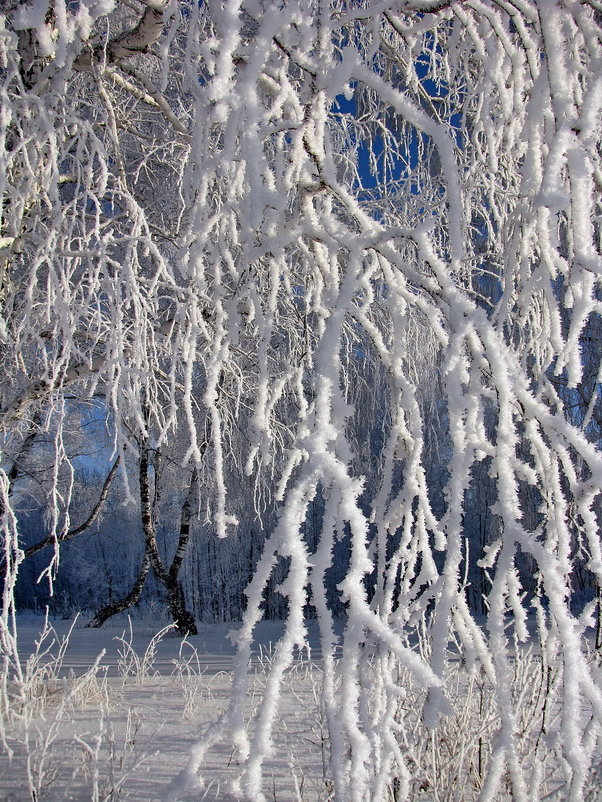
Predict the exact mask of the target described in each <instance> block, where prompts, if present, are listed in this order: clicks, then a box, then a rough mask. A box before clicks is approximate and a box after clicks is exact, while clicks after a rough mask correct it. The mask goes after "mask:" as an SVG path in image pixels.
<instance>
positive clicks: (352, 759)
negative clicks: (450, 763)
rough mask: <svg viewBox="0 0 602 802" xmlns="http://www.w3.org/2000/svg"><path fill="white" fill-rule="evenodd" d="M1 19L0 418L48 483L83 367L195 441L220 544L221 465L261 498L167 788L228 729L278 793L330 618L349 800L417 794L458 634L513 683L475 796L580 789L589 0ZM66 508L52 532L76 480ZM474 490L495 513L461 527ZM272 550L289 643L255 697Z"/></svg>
mask: <svg viewBox="0 0 602 802" xmlns="http://www.w3.org/2000/svg"><path fill="white" fill-rule="evenodd" d="M3 23H4V27H3V28H2V29H1V31H0V34H1V36H2V40H1V46H2V57H3V62H2V63H3V67H2V70H3V71H2V92H3V98H4V99H5V101H4V105H3V109H4V112H3V117H2V126H3V127H2V130H1V136H2V142H3V149H2V152H1V154H0V158H1V159H2V161H1V163H0V167H1V169H0V176H2V178H1V179H0V180H2V181H3V184H2V196H3V218H2V228H1V236H2V247H3V254H4V255H3V259H4V261H3V276H2V304H3V319H4V323H3V329H2V333H3V337H4V344H3V345H4V347H3V354H2V370H3V375H4V379H3V381H2V387H3V391H4V393H5V396H4V399H3V403H2V413H1V414H2V426H3V430H4V431H5V432H6V438H7V440H10V439H14V440H16V441H23V442H24V441H26V440H27V437H28V436H29V432H30V430H31V426H30V423H29V421H31V420H32V419H33V416H34V415H35V414H36V413H37V414H40V410H43V412H44V420H45V421H46V424H45V425H46V428H48V430H49V431H50V429H51V430H52V432H53V437H54V439H55V442H56V443H57V447H56V449H55V465H56V466H57V467H56V468H55V469H54V470H55V475H58V471H59V468H60V466H61V465H63V464H64V463H65V462H66V460H67V457H66V452H65V449H64V448H62V446H61V443H62V439H61V438H62V432H63V431H64V426H65V422H66V418H67V416H68V410H67V408H66V406H65V402H64V396H65V392H66V391H67V390H68V392H69V393H70V394H77V395H78V397H81V398H88V397H90V396H92V395H94V394H95V393H99V394H101V395H102V396H103V398H104V399H105V400H106V408H107V416H108V419H109V416H110V420H111V421H113V424H112V432H111V435H112V438H113V441H114V452H115V455H116V454H118V453H120V454H121V453H129V454H130V455H132V456H136V457H137V458H140V457H142V458H144V449H145V448H148V447H152V448H153V449H160V448H162V447H163V445H164V443H167V442H169V440H170V438H172V437H176V436H177V437H178V438H181V440H180V442H184V443H185V444H186V445H185V453H184V455H183V462H184V463H185V464H186V465H191V466H195V467H196V468H197V470H198V472H199V480H200V482H201V488H202V490H201V492H202V493H206V498H207V499H208V502H207V506H208V513H209V515H208V517H209V519H210V520H211V525H212V527H213V528H214V531H215V533H216V535H217V536H218V537H219V538H223V537H226V536H228V535H229V534H230V535H231V534H232V533H233V531H235V529H236V527H237V524H238V525H239V524H240V521H239V520H238V519H237V517H236V516H235V515H234V514H233V510H235V508H236V494H237V492H238V488H239V487H240V482H239V481H237V480H236V479H235V477H237V476H240V475H241V474H246V475H247V476H248V477H249V479H250V482H251V483H252V486H253V488H254V498H255V504H256V513H257V515H260V514H261V513H262V511H264V510H269V509H274V507H275V508H276V509H277V522H276V523H275V525H274V526H273V527H270V530H269V533H268V534H267V536H266V539H265V543H264V545H263V548H262V552H261V556H259V558H258V560H257V563H256V566H255V568H254V571H253V576H252V578H251V581H250V583H249V586H248V589H247V591H246V596H247V604H246V610H245V613H244V619H243V624H242V627H241V629H240V631H239V633H238V659H237V668H236V673H235V678H234V684H233V690H232V703H231V705H230V707H229V708H228V710H227V711H226V713H225V714H224V716H223V717H222V718H221V719H220V721H219V722H217V723H216V725H215V727H214V728H213V729H212V730H211V732H210V733H209V736H208V737H207V738H205V739H204V742H203V746H202V747H200V746H199V747H198V748H196V749H195V750H194V756H193V757H192V758H191V761H190V765H189V766H188V768H187V770H186V771H185V772H184V773H183V774H182V776H181V777H180V778H178V780H177V781H176V782H175V783H174V785H173V787H172V791H173V795H174V797H177V795H178V794H179V793H180V790H181V788H182V786H183V785H190V784H195V783H196V782H197V781H198V777H197V772H198V770H199V766H200V764H201V763H202V760H203V756H204V753H205V752H206V750H207V749H209V748H211V746H212V745H213V744H214V743H215V742H216V741H217V740H219V739H221V738H229V739H231V740H232V741H233V742H234V743H235V744H236V745H237V747H238V749H239V756H240V760H241V772H240V778H239V782H238V788H237V790H238V791H239V792H240V793H241V794H242V795H243V796H245V797H246V798H249V799H261V798H263V797H262V786H263V778H262V763H263V760H264V757H265V755H266V753H267V751H268V749H269V744H270V729H271V726H272V722H273V720H274V716H275V715H276V711H277V707H278V697H279V688H280V681H281V678H282V674H283V672H284V671H285V670H286V668H287V667H288V666H289V665H290V664H291V661H292V659H293V655H294V652H295V649H297V648H301V647H302V646H303V645H304V642H305V639H306V632H305V627H304V616H305V615H306V614H307V612H308V609H310V608H311V609H313V614H315V615H316V616H317V618H318V622H319V630H320V637H321V643H322V650H323V659H324V675H323V676H324V684H323V688H322V698H323V704H324V709H325V712H326V718H327V721H328V725H329V728H330V734H331V742H330V771H331V775H332V781H333V787H334V789H335V791H334V793H335V798H337V799H340V800H366V799H373V800H375V801H376V800H382V799H384V798H386V794H387V793H391V794H393V793H394V794H395V795H396V798H407V797H408V795H409V794H410V789H411V748H410V746H411V732H410V730H409V727H410V722H409V721H408V719H407V717H405V714H404V709H403V704H402V703H401V702H400V697H401V695H402V693H403V689H400V688H399V683H400V682H401V679H400V678H403V684H404V687H405V688H406V690H407V689H408V688H410V689H411V690H412V691H413V692H416V694H417V697H416V698H417V699H419V700H420V701H419V703H418V705H419V709H420V715H421V716H422V718H423V720H424V721H425V722H427V723H428V724H429V725H430V726H432V727H433V728H437V727H439V726H440V725H441V717H442V716H443V715H444V714H445V713H446V710H447V706H446V701H445V692H444V688H445V681H446V676H447V670H448V666H449V656H450V644H455V646H454V648H455V649H457V650H459V651H460V652H461V655H462V659H463V660H464V661H465V663H466V665H467V666H468V667H469V669H470V670H474V671H479V672H482V675H483V677H484V678H485V679H484V682H486V683H487V687H488V688H489V690H490V693H491V694H492V695H493V697H494V699H495V704H496V706H497V711H498V732H497V735H496V737H495V739H494V740H493V741H492V742H491V743H489V744H488V746H487V750H486V754H484V755H482V756H481V763H482V771H481V776H482V794H481V798H482V799H493V798H494V797H495V796H496V794H499V793H507V794H509V795H510V796H512V798H515V799H527V798H537V796H538V795H540V793H543V791H544V789H545V788H546V786H545V783H546V782H547V780H546V776H547V775H546V771H547V768H548V767H549V765H550V763H551V762H556V763H558V761H560V762H561V764H562V766H563V767H564V783H565V790H566V794H567V796H568V797H569V798H572V799H578V798H580V796H581V795H582V793H583V789H584V787H585V783H586V780H587V776H588V772H589V771H590V768H591V763H592V760H593V756H594V755H595V754H596V748H597V743H598V738H599V732H600V724H601V723H602V695H601V693H600V688H599V684H598V683H597V680H596V675H595V672H594V671H593V670H592V665H593V663H592V661H591V656H590V654H589V651H588V640H587V637H586V634H587V628H588V626H589V625H590V624H591V623H592V617H593V614H594V611H595V605H596V598H595V595H594V594H593V591H594V589H595V588H596V587H600V579H601V574H602V553H601V550H600V540H599V525H600V488H601V486H602V461H601V459H600V454H599V431H598V429H597V428H596V427H595V425H594V424H595V421H596V415H597V412H596V410H597V409H598V406H597V404H598V401H597V398H598V393H599V389H600V388H599V385H600V381H599V378H600V372H599V352H596V350H595V348H591V349H589V348H584V343H586V342H588V339H587V338H589V337H590V336H593V335H592V334H591V333H592V332H593V331H595V330H597V326H598V322H599V313H600V275H601V273H602V262H601V259H600V230H599V221H600V185H601V183H602V181H601V178H600V176H601V175H602V173H601V171H600V152H599V142H600V97H601V93H600V81H601V74H600V68H599V64H600V48H601V42H600V37H601V26H600V17H599V9H598V6H597V3H595V2H593V0H592V2H576V0H545V2H544V0H520V2H518V0H466V2H454V1H453V0H443V2H442V0H403V1H402V0H391V1H390V2H387V1H386V0H385V2H382V3H373V2H362V0H358V2H354V3H348V2H343V1H342V0H341V2H338V0H330V2H327V1H326V0H315V2H310V3H307V2H303V3H301V2H295V0H287V1H286V2H283V3H273V4H272V3H268V2H265V3H264V2H262V1H261V0H226V2H219V3H218V2H211V1H210V2H206V3H203V4H202V5H200V6H199V4H197V3H194V2H191V3H179V4H176V3H170V4H167V5H164V4H162V3H161V4H159V3H155V2H146V3H133V4H131V5H130V4H129V3H128V4H127V5H126V4H123V5H120V6H118V7H117V8H115V7H114V5H113V3H110V2H94V1H93V0H89V2H88V1H87V0H86V2H84V1H83V0H82V2H80V3H68V4H66V3H64V2H61V1H60V0H56V1H55V2H53V3H50V2H36V3H26V4H23V5H20V6H19V7H9V8H8V11H7V12H5V13H4V15H3ZM425 382H426V383H428V384H429V385H430V387H429V388H425V386H424V385H425ZM199 388H200V389H199ZM367 388H370V389H371V390H372V392H367ZM435 388H436V389H435ZM199 410H200V411H201V412H202V413H203V414H202V415H201V416H200V417H199V414H198V411H199ZM433 410H436V417H435V418H432V417H431V411H433ZM576 410H577V411H576ZM199 419H201V420H203V421H204V420H207V421H208V423H209V427H210V428H209V431H210V437H209V438H208V441H205V440H204V432H205V431H206V428H205V426H204V425H203V427H202V428H201V427H200V426H199ZM126 421H127V426H126V425H125V422H126ZM435 423H436V428H437V431H436V433H435V435H433V431H432V430H433V426H434V424H435ZM132 431H135V432H136V433H137V435H140V438H133V437H132V436H131V434H130V432H132ZM435 439H437V440H438V441H439V443H438V445H439V448H438V449H435V447H434V440H435ZM151 440H152V442H151ZM140 443H142V444H143V446H142V447H141V446H140ZM13 450H18V446H15V447H14V449H13ZM435 454H436V460H435V459H434V457H433V455H435ZM485 472H486V474H487V478H486V481H485V476H484V473H485ZM123 476H124V477H125V478H126V481H127V471H125V472H124V473H123ZM5 478H6V479H7V477H5ZM7 487H8V486H7V483H6V482H5V483H4V485H3V488H4V489H3V493H4V497H3V499H2V502H3V515H4V517H3V527H4V528H3V531H4V542H5V554H6V566H7V567H6V577H7V580H6V582H5V591H4V593H5V595H4V618H3V630H2V631H3V635H2V637H3V645H4V646H5V649H6V651H5V653H6V654H7V655H9V656H10V655H11V654H14V644H13V641H12V640H11V639H12V638H13V634H12V633H13V630H12V629H11V626H12V625H11V620H12V619H11V610H12V607H11V604H12V602H11V600H10V594H11V590H12V588H13V586H14V581H13V580H14V576H15V572H16V571H17V569H18V564H19V562H20V560H21V556H22V553H21V551H20V546H19V540H18V532H17V530H16V521H15V518H14V516H13V515H12V510H11V507H10V499H9V498H8V489H7ZM50 502H51V503H50V509H51V511H52V514H51V520H52V521H53V531H54V532H55V533H56V535H55V537H56V539H57V540H60V534H59V533H60V531H61V527H63V526H64V525H65V524H64V519H65V516H64V515H62V514H61V511H62V510H63V509H64V506H65V499H64V494H62V493H61V492H59V484H58V483H55V484H53V486H52V490H51V493H50ZM471 503H478V504H479V505H483V508H482V510H480V514H481V520H482V521H485V522H486V524H485V525H486V529H487V531H483V532H481V533H480V535H479V537H480V538H481V540H480V543H474V542H473V543H472V544H471V548H470V549H467V548H466V544H467V537H468V536H471V537H472V535H473V533H474V531H475V526H474V522H473V518H472V517H471V513H470V509H469V505H470V504H471ZM274 514H275V515H276V512H275V513H274ZM272 520H273V517H270V516H268V515H266V516H265V521H266V523H271V522H272ZM310 522H311V523H310ZM341 542H344V543H345V549H346V557H345V561H344V562H345V573H344V576H342V577H340V576H337V567H338V566H337V565H335V560H336V555H337V554H338V553H339V551H338V548H339V546H338V544H340V543H341ZM577 564H578V566H579V576H580V582H581V583H582V585H583V587H584V588H588V589H590V590H591V591H592V594H591V596H592V597H591V600H588V599H587V594H585V596H584V595H583V594H582V596H581V601H580V603H579V604H576V603H575V602H576V597H575V593H574V590H575V588H574V587H573V577H574V568H575V565H577ZM524 566H528V572H527V571H525V569H524ZM477 569H480V570H482V572H483V573H482V574H480V575H479V581H481V583H482V585H481V586H482V588H483V590H484V593H485V598H484V600H483V607H484V610H485V619H484V621H481V619H478V620H477V618H476V616H475V609H474V607H473V608H472V609H471V607H470V605H469V603H468V601H469V599H470V598H471V593H472V594H473V595H474V592H473V591H471V590H470V588H469V587H468V586H467V582H468V581H469V580H471V581H472V580H473V578H474V577H475V576H477V573H476V572H477ZM275 572H278V578H279V580H280V579H282V581H279V584H278V593H279V595H280V598H281V599H282V603H281V607H280V610H281V612H282V615H283V617H284V620H285V627H284V634H283V636H282V638H281V640H280V641H279V643H278V645H277V648H276V651H275V656H274V661H273V664H272V671H271V673H270V676H269V678H268V680H267V684H266V688H265V693H264V698H263V701H262V702H261V704H260V705H259V706H258V707H257V709H256V711H255V713H254V714H253V716H252V721H250V722H248V721H246V720H245V718H244V715H243V710H244V706H243V705H242V703H241V699H242V697H243V696H244V695H245V693H246V687H247V678H246V671H247V667H248V658H249V656H250V650H251V645H252V640H253V630H254V627H255V625H256V623H257V622H258V621H259V620H260V619H261V617H262V615H263V611H264V606H265V594H266V592H267V591H269V589H270V588H273V586H274V576H275ZM527 573H529V574H530V575H531V577H532V578H531V579H530V580H529V581H527ZM335 577H336V580H335ZM478 595H479V596H480V590H479V593H478ZM341 610H344V612H345V616H344V632H343V634H342V635H341V636H340V637H339V635H338V634H337V633H338V628H337V621H336V618H337V616H339V615H340V612H341ZM532 641H536V642H538V643H539V647H540V650H541V651H540V655H541V666H542V676H545V674H546V670H547V667H549V666H552V665H553V666H555V668H556V670H557V672H558V676H557V678H556V679H555V681H554V683H551V684H550V686H549V688H547V690H546V692H547V698H546V699H545V702H544V703H542V708H541V710H540V711H539V712H538V718H537V721H535V722H533V723H532V726H533V727H540V728H541V731H542V732H543V731H545V732H546V742H545V748H544V747H543V746H542V749H541V751H540V752H539V753H538V756H537V761H536V765H533V761H532V760H531V758H530V757H529V759H528V760H527V759H525V756H524V753H523V752H522V751H521V745H520V737H519V734H520V732H519V731H520V727H519V726H518V719H517V702H518V694H519V685H518V684H517V683H518V680H517V677H516V675H515V674H514V673H513V670H512V666H513V652H514V650H515V649H518V648H522V646H521V644H524V643H528V642H532ZM417 642H419V643H420V648H418V647H417V646H416V643H417ZM11 649H12V651H11ZM550 709H554V710H558V711H559V718H558V723H557V726H556V727H555V729H554V730H553V731H552V732H550V731H548V729H547V721H548V719H547V711H549V710H550ZM583 709H586V710H587V711H588V714H589V715H590V716H591V717H590V719H589V720H588V721H586V720H585V719H584V717H583V716H582V715H581V713H582V710H583ZM404 739H405V740H404ZM404 743H405V744H408V745H410V746H409V747H408V748H407V749H406V748H405V747H404V746H403V744H404ZM546 792H547V791H546Z"/></svg>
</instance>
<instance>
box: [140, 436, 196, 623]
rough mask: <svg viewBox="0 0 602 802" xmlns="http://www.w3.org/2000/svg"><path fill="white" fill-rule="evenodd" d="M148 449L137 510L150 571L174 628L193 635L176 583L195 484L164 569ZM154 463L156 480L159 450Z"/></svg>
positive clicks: (142, 463)
mask: <svg viewBox="0 0 602 802" xmlns="http://www.w3.org/2000/svg"><path fill="white" fill-rule="evenodd" d="M149 451H150V449H149V448H148V446H147V447H146V448H143V449H142V451H141V454H140V472H139V478H140V508H141V509H140V513H141V516H142V528H143V530H144V539H145V543H146V549H147V551H148V553H149V556H150V561H151V565H152V568H153V573H154V574H155V576H156V577H157V579H158V580H159V581H160V582H161V584H162V585H163V587H164V588H165V590H166V591H167V604H168V606H169V611H170V613H171V616H172V618H173V621H174V624H175V626H176V630H177V631H178V632H179V633H180V634H181V635H196V634H197V628H196V624H195V622H194V618H193V616H192V615H191V613H189V612H188V610H187V609H186V602H185V600H184V592H183V590H182V588H181V586H180V584H179V582H178V571H179V568H180V564H181V562H182V557H183V554H184V549H185V547H186V544H187V542H188V536H189V535H188V533H189V528H190V506H191V493H194V486H195V484H196V483H193V482H191V488H190V490H189V492H188V495H187V498H186V501H185V502H184V506H183V508H182V516H181V521H180V540H179V544H178V548H177V550H176V554H175V557H174V560H173V562H172V565H171V569H170V570H167V569H166V568H165V566H164V565H163V561H162V560H161V556H160V555H159V549H158V548H157V534H156V530H155V516H154V512H155V509H156V505H157V501H158V498H159V492H158V486H157V484H155V492H154V494H153V496H152V497H151V490H150V481H149V476H148V472H149V467H150V466H149ZM155 463H156V464H155V466H154V467H155V479H157V478H158V471H159V467H160V455H159V454H158V453H157V454H156V459H155ZM187 505H188V506H187Z"/></svg>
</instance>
